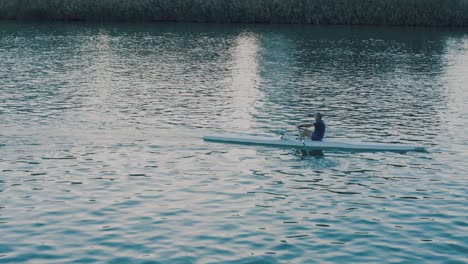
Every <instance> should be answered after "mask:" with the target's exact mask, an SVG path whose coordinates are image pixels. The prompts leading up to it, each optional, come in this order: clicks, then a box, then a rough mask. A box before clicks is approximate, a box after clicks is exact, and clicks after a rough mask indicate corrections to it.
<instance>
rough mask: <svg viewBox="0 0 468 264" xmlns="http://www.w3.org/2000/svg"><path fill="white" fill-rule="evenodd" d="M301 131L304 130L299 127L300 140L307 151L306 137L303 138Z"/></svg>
mask: <svg viewBox="0 0 468 264" xmlns="http://www.w3.org/2000/svg"><path fill="white" fill-rule="evenodd" d="M301 129H303V128H302V127H298V128H297V130H298V131H299V138H300V139H301V142H302V144H303V145H304V149H305V147H306V144H305V140H304V137H302V133H301Z"/></svg>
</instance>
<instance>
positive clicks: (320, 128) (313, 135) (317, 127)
mask: <svg viewBox="0 0 468 264" xmlns="http://www.w3.org/2000/svg"><path fill="white" fill-rule="evenodd" d="M322 117H323V115H322V114H321V113H316V114H315V122H314V123H305V124H300V125H298V126H297V128H299V129H301V135H300V136H301V137H302V138H304V137H307V138H310V139H312V140H314V141H321V140H322V139H323V137H324V136H325V123H324V122H323V120H322ZM308 127H314V131H313V132H312V131H310V130H309V129H307V128H308Z"/></svg>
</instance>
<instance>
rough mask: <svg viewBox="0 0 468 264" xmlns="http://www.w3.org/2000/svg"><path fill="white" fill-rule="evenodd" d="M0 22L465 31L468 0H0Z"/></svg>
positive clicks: (467, 20) (467, 24)
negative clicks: (458, 28)
mask: <svg viewBox="0 0 468 264" xmlns="http://www.w3.org/2000/svg"><path fill="white" fill-rule="evenodd" d="M0 19H12V20H64V21H75V20H76V21H180V22H216V23H293V24H346V25H357V24H366V25H409V26H468V0H0Z"/></svg>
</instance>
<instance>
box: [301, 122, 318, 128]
mask: <svg viewBox="0 0 468 264" xmlns="http://www.w3.org/2000/svg"><path fill="white" fill-rule="evenodd" d="M311 126H314V124H310V123H305V124H300V125H298V126H297V127H298V128H301V127H311Z"/></svg>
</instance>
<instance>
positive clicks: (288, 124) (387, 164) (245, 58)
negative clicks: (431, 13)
mask: <svg viewBox="0 0 468 264" xmlns="http://www.w3.org/2000/svg"><path fill="white" fill-rule="evenodd" d="M467 88H468V32H467V31H466V30H464V29H447V28H445V29H444V28H437V29H431V28H398V27H340V26H330V27H314V26H297V25H296V26H293V25H290V26H287V25H284V26H273V25H259V26H249V25H208V24H164V23H155V24H104V25H102V24H85V23H75V24H73V23H71V24H64V23H43V24H39V23H13V22H2V23H0V124H1V125H0V237H1V239H0V263H95V262H99V263H220V262H222V263H226V262H227V263H340V262H341V263H351V262H353V263H364V262H367V263H396V262H398V263H449V262H450V263H464V262H466V261H468V259H467V256H468V208H467V205H468V196H467V174H468V167H467V157H468V133H467V131H466V127H467V126H468V118H467V117H466V116H467V115H468V108H467V107H466V102H468V90H467ZM316 111H321V112H322V113H324V114H325V118H324V119H325V122H326V123H327V128H328V130H327V135H328V136H335V137H352V138H362V139H365V140H368V141H379V142H399V143H413V144H424V145H427V146H428V147H429V151H428V152H427V153H425V152H423V153H421V152H408V153H391V152H371V153H368V152H367V153H366V152H338V151H328V152H325V153H324V156H312V157H308V156H302V155H299V154H297V153H296V152H295V151H294V150H290V149H275V148H269V147H259V146H243V145H226V144H219V143H218V144H217V143H208V142H204V141H203V140H202V139H201V138H202V136H203V135H208V134H214V133H219V132H232V133H243V134H258V135H279V134H281V133H282V132H284V131H288V132H290V133H293V132H294V124H297V123H299V122H301V121H308V120H310V119H311V118H310V117H309V115H310V114H313V113H314V112H316Z"/></svg>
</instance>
